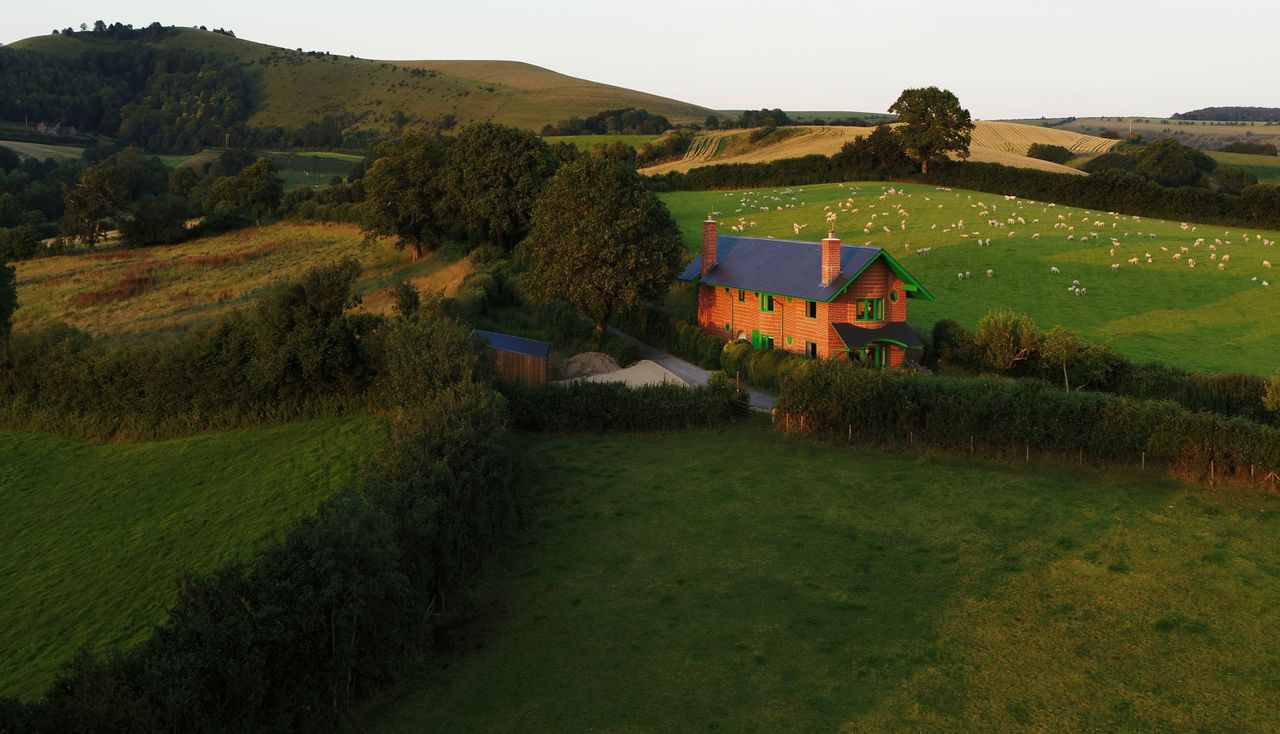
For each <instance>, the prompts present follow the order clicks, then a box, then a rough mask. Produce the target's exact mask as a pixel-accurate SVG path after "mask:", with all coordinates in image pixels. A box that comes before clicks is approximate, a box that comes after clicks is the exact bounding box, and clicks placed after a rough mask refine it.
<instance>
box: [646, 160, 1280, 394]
mask: <svg viewBox="0 0 1280 734" xmlns="http://www.w3.org/2000/svg"><path fill="white" fill-rule="evenodd" d="M890 190H892V191H893V192H894V193H892V194H891V193H888V192H889V191H890ZM663 200H664V201H665V202H666V204H667V206H668V207H669V208H670V209H671V213H672V215H673V216H674V217H675V218H676V221H677V222H678V223H679V224H680V227H681V231H682V232H683V233H684V238H685V242H686V244H687V245H688V247H689V249H690V251H692V252H695V253H696V252H697V251H698V249H699V247H700V243H701V231H702V230H701V228H702V225H701V222H702V220H704V219H705V218H706V216H707V213H708V212H718V214H717V215H716V218H717V219H718V220H719V221H720V222H721V234H723V235H730V236H732V235H735V234H737V235H746V236H753V237H770V236H771V237H777V238H780V239H781V238H786V239H800V240H807V241H811V242H814V243H815V245H816V243H817V242H818V241H819V240H820V239H822V237H823V236H824V235H825V234H826V232H827V222H826V215H827V212H828V211H830V212H834V213H835V214H836V219H835V222H834V227H835V230H836V235H837V236H838V237H840V238H841V239H842V240H844V242H845V243H847V244H867V243H869V244H872V245H876V246H879V247H884V248H886V249H887V250H888V251H889V253H890V254H891V255H893V256H894V257H895V258H897V259H898V260H899V261H900V262H902V264H903V265H904V266H905V267H906V268H907V269H908V270H910V271H911V273H912V274H913V275H915V276H916V277H917V278H918V279H919V280H920V281H921V282H922V283H923V284H924V285H925V287H926V288H928V289H929V290H930V291H931V292H932V293H933V294H934V296H935V297H936V298H937V301H936V302H933V303H929V302H925V301H923V300H913V301H911V302H910V305H909V306H908V309H907V315H908V319H909V320H910V321H911V323H912V325H913V326H915V327H916V328H917V330H919V331H921V332H922V333H924V334H927V333H928V332H929V330H930V329H931V328H932V326H933V324H934V323H935V322H936V321H938V320H939V319H943V318H948V319H955V320H956V321H959V322H960V323H961V324H964V325H965V326H967V327H969V328H971V329H972V328H974V327H975V326H976V325H977V322H978V319H980V318H981V317H982V316H983V315H984V314H986V313H987V312H988V311H990V310H993V309H1013V310H1016V311H1020V312H1022V313H1026V314H1028V315H1030V316H1031V317H1032V318H1034V319H1035V320H1036V322H1037V323H1038V324H1039V325H1040V326H1041V328H1043V329H1048V328H1049V327H1051V326H1054V325H1056V324H1061V325H1063V326H1066V327H1068V328H1071V329H1074V330H1075V331H1076V332H1078V334H1079V335H1080V337H1081V338H1083V339H1085V340H1089V341H1099V342H1109V343H1110V344H1112V345H1113V347H1114V348H1115V349H1116V351H1118V352H1119V353H1121V354H1123V355H1125V356H1127V357H1129V358H1131V359H1135V360H1138V361H1154V362H1165V363H1167V364H1172V365H1177V366H1180V367H1184V368H1187V369H1193V370H1204V371H1211V372H1227V371H1236V372H1253V373H1257V374H1262V375H1269V374H1271V373H1272V372H1274V371H1275V369H1276V368H1277V367H1280V349H1278V348H1277V346H1276V345H1277V344H1280V268H1276V269H1271V268H1267V267H1265V266H1264V264H1263V263H1264V261H1265V262H1272V263H1274V264H1276V265H1277V266H1280V247H1277V246H1276V245H1275V244H1270V245H1268V244H1265V243H1264V240H1265V241H1270V242H1272V243H1274V242H1276V241H1280V233H1277V232H1267V231H1260V230H1253V229H1249V230H1242V229H1238V228H1236V227H1223V226H1218V225H1205V224H1195V223H1187V224H1186V228H1185V229H1184V228H1183V223H1181V222H1169V221H1163V220H1156V219H1146V218H1142V217H1130V216H1124V215H1118V214H1109V213H1106V212H1094V211H1088V210H1084V209H1076V208H1073V207H1066V206H1055V205H1052V204H1044V203H1040V202H1033V201H1027V200H1021V199H1018V200H1010V199H1005V198H1004V197H1003V196H999V195H995V194H983V193H978V192H971V191H965V190H961V189H954V190H951V189H939V188H937V187H934V186H924V185H916V184H890V183H881V182H874V183H866V182H863V183H848V184H828V185H820V186H796V187H776V188H774V187H770V188H762V189H758V190H753V191H752V192H749V193H748V192H740V191H739V192H722V191H712V192H676V193H670V194H664V195H663ZM766 208H767V209H768V211H764V209H766ZM855 210H856V211H855ZM900 212H905V216H904V215H903V214H901V213H900ZM1059 217H1061V219H1059ZM1009 219H1013V220H1014V221H1013V223H1012V224H1010V223H1009V222H1008V220H1009ZM991 220H998V221H999V222H1000V223H1002V224H1003V225H1004V226H1002V227H995V226H992V225H989V224H988V222H989V221H991ZM1020 220H1021V221H1020ZM1036 220H1039V221H1038V222H1037V221H1036ZM904 221H905V222H906V225H905V228H904V226H903V222H904ZM1059 223H1061V224H1062V225H1063V226H1064V227H1070V229H1065V228H1055V225H1057V224H1059ZM796 225H801V226H802V228H801V230H800V232H799V234H797V233H796ZM735 227H736V228H738V229H737V230H736V231H735V230H734V228H735ZM885 228H888V230H889V231H887V232H886V231H885ZM1091 234H1096V235H1097V236H1096V237H1092V236H1091ZM1153 234H1154V235H1155V236H1154V237H1152V235H1153ZM1034 235H1039V236H1038V237H1034ZM1246 236H1247V237H1248V240H1245V239H1244V238H1245V237H1246ZM1069 238H1070V239H1069ZM1112 238H1115V239H1116V240H1117V242H1118V243H1119V244H1118V246H1117V245H1113V243H1112ZM1200 238H1204V240H1205V241H1204V243H1203V244H1201V245H1196V244H1195V242H1196V240H1197V239H1200ZM979 240H982V241H984V242H985V241H986V240H990V245H989V246H979V245H978V244H977V243H978V241H979ZM1082 240H1083V241H1082ZM1215 240H1217V241H1219V242H1220V243H1221V244H1215ZM922 247H929V248H932V250H931V251H930V253H929V254H928V255H924V256H918V255H915V254H913V253H915V252H916V251H918V250H919V249H920V248H922ZM1182 247H1187V248H1188V249H1189V252H1188V253H1186V254H1182V253H1181V252H1180V248H1182ZM1210 247H1214V248H1216V249H1214V250H1210ZM1113 249H1114V255H1113V254H1111V253H1112V250H1113ZM1148 254H1150V255H1151V262H1150V263H1148V262H1147V255H1148ZM1175 254H1179V255H1181V259H1178V260H1175V259H1173V256H1174V255H1175ZM1224 255H1230V261H1229V262H1228V263H1227V264H1226V265H1225V266H1224V268H1223V269H1222V270H1219V269H1218V264H1219V263H1220V262H1222V261H1221V260H1220V258H1221V257H1222V256H1224ZM1131 258H1137V260H1138V262H1137V264H1129V260H1130V259H1131ZM1191 259H1195V260H1196V264H1197V266H1196V267H1195V268H1191V267H1189V260H1191ZM1113 264H1115V265H1118V266H1119V267H1118V269H1116V270H1114V271H1113V270H1112V267H1111V266H1112V265H1113ZM1053 267H1057V268H1058V269H1059V270H1060V274H1059V275H1053V274H1051V272H1050V268H1053ZM987 270H991V271H992V275H991V277H989V278H988V277H987V275H986V272H987ZM964 273H969V274H970V277H968V278H965V279H962V278H960V277H957V276H958V274H964ZM1073 280H1079V281H1080V284H1081V285H1082V286H1084V287H1085V288H1086V289H1087V293H1086V295H1085V296H1083V297H1080V296H1075V295H1073V294H1072V293H1071V292H1070V291H1068V289H1067V286H1069V285H1070V284H1071V282H1072V281H1073ZM1264 282H1266V283H1269V285H1268V286H1264V285H1263V283H1264Z"/></svg>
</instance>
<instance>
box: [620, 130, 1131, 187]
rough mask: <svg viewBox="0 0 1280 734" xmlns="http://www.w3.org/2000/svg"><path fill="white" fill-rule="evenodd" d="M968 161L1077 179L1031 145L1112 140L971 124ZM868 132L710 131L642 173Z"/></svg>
mask: <svg viewBox="0 0 1280 734" xmlns="http://www.w3.org/2000/svg"><path fill="white" fill-rule="evenodd" d="M975 125H976V127H975V128H974V131H973V143H972V144H971V145H970V147H969V152H970V160H974V161H980V162H987V163H1003V164H1004V165H1006V166H1018V167H1021V168H1034V169H1037V170H1042V171H1055V172H1058V173H1073V174H1080V173H1081V172H1080V171H1079V170H1077V169H1075V168H1071V167H1069V166H1063V165H1059V164H1057V163H1050V162H1049V161H1042V160H1039V159H1036V158H1028V157H1027V156H1026V155H1025V154H1026V152H1027V147H1028V146H1029V145H1031V144H1032V143H1048V144H1052V145H1061V146H1063V147H1064V148H1069V149H1071V150H1073V151H1076V152H1078V153H1080V154H1082V155H1095V154H1098V153H1103V152H1105V151H1107V150H1109V149H1110V148H1111V147H1112V146H1113V145H1115V144H1116V141H1115V140H1108V139H1106V138H1099V137H1094V136H1092V135H1082V134H1080V133H1073V132H1069V131H1066V130H1055V129H1052V128H1045V127H1040V126H1036V125H1022V124H1018V123H1012V122H987V121H985V120H979V121H978V122H977V123H975ZM871 129H872V128H869V127H795V128H782V129H781V131H782V132H783V133H784V134H782V135H779V136H777V137H770V138H767V139H766V140H764V141H762V142H761V143H759V144H751V143H750V142H749V140H748V136H750V135H751V132H752V131H750V130H720V131H713V132H708V133H706V134H704V135H701V136H699V137H698V138H697V139H695V140H694V142H693V145H692V146H691V147H690V149H689V153H688V155H686V156H685V157H684V158H682V159H681V160H678V161H672V162H670V163H663V164H659V165H656V166H652V167H649V168H646V169H644V172H645V173H651V174H656V173H667V172H669V171H688V170H690V169H693V168H698V167H700V166H708V165H714V164H717V163H760V162H763V161H773V160H779V159H782V158H795V157H798V156H803V155H811V154H814V153H818V154H821V155H831V154H833V153H837V152H839V150H840V148H841V146H843V145H844V144H845V143H847V142H849V141H851V140H854V139H856V138H859V137H861V136H863V135H866V134H867V133H869V132H871Z"/></svg>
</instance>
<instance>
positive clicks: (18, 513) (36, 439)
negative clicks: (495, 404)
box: [0, 418, 382, 698]
mask: <svg viewBox="0 0 1280 734" xmlns="http://www.w3.org/2000/svg"><path fill="white" fill-rule="evenodd" d="M381 437H382V428H381V427H380V425H379V424H378V423H377V422H375V421H372V420H369V419H351V418H345V419H320V420H312V421H303V422H299V423H289V424H285V425H278V426H270V427H266V428H251V429H244V430H237V431H230V432H227V433H220V434H214V435H208V436H197V437H194V438H184V439H178V440H173V441H161V442H156V443H138V444H107V445H95V444H89V443H84V442H82V441H75V440H71V439H65V438H56V437H51V436H44V435H37V434H29V433H14V432H0V536H2V537H3V538H4V544H3V546H2V547H0V619H3V620H4V623H3V624H2V625H0V696H11V695H18V696H22V697H25V698H31V697H34V696H36V695H38V694H39V693H40V692H41V691H42V690H43V689H44V688H45V687H46V686H47V685H48V684H49V683H50V682H51V681H52V679H53V675H54V673H55V672H56V671H57V669H58V667H59V666H60V665H61V664H62V663H63V662H65V661H66V660H68V659H69V658H71V656H72V655H74V654H75V652H76V650H77V649H79V648H80V647H81V646H82V645H88V646H89V647H90V648H91V649H93V650H94V651H97V652H104V651H108V650H112V649H117V648H120V647H124V646H129V645H133V644H136V643H138V642H140V641H141V640H143V639H145V638H146V636H147V635H148V634H149V633H150V631H151V628H152V627H153V626H154V625H155V624H157V623H158V622H160V621H162V620H163V618H164V614H165V612H166V610H167V609H168V607H169V605H170V604H172V602H173V600H174V598H175V596H176V593H177V583H178V579H179V576H180V574H182V573H183V572H185V571H188V570H205V571H207V570H211V569H214V568H217V567H218V566H219V565H222V564H223V563H226V562H228V561H230V560H233V559H243V558H247V557H250V556H251V555H252V553H253V551H254V550H256V549H258V548H261V547H262V546H263V545H264V544H265V543H267V542H269V541H270V540H271V539H272V538H275V537H278V536H279V533H280V532H281V531H282V530H283V529H284V528H285V527H287V526H288V525H289V524H290V523H291V522H293V521H294V520H295V519H296V518H298V517H299V516H301V515H305V514H306V513H309V512H311V511H312V510H313V509H315V507H316V506H317V505H318V504H319V503H320V501H321V500H323V499H324V498H325V497H327V496H328V495H330V494H331V493H332V492H333V491H335V490H336V489H338V488H340V487H341V486H343V485H345V484H347V483H349V482H351V481H353V480H354V479H355V478H356V477H357V476H358V474H359V473H360V471H361V468H362V467H363V466H364V465H365V464H366V462H367V460H368V458H369V455H370V454H371V453H372V452H373V451H374V450H375V449H376V448H377V446H379V445H380V442H381Z"/></svg>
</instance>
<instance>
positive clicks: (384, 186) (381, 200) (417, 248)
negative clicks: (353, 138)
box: [360, 132, 450, 259]
mask: <svg viewBox="0 0 1280 734" xmlns="http://www.w3.org/2000/svg"><path fill="white" fill-rule="evenodd" d="M449 145H450V141H449V139H448V138H443V137H441V136H439V135H435V134H431V133H426V132H412V133H409V134H408V135H405V136H404V137H403V138H401V139H400V141H399V142H396V143H388V144H385V145H383V146H381V147H380V148H379V149H378V159H377V160H376V161H375V162H374V163H373V165H372V166H370V167H369V171H368V173H366V174H365V177H364V187H365V203H364V204H363V206H362V207H361V212H360V229H361V230H362V231H363V232H364V234H365V236H366V237H369V238H372V237H395V238H396V247H397V248H408V249H409V250H410V251H412V252H413V257H414V259H417V258H419V257H421V256H422V254H423V253H424V252H425V251H427V250H429V249H431V248H433V247H436V246H438V245H440V244H441V243H443V242H444V240H445V237H446V235H447V231H448V230H447V228H446V225H445V222H444V212H443V206H442V203H441V199H442V198H443V189H442V185H441V184H442V182H441V179H440V171H441V169H442V168H443V167H444V160H445V155H446V154H447V153H448V150H449Z"/></svg>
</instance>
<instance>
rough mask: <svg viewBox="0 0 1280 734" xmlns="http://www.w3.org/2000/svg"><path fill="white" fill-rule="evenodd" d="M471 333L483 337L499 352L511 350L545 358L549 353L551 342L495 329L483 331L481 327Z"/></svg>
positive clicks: (528, 355)
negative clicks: (499, 331)
mask: <svg viewBox="0 0 1280 734" xmlns="http://www.w3.org/2000/svg"><path fill="white" fill-rule="evenodd" d="M471 333H472V334H474V335H476V336H478V337H480V338H481V339H483V340H484V341H485V343H487V344H488V345H489V347H490V348H491V349H497V350H498V351H501V352H513V353H515V354H523V355H525V356H527V357H537V358H538V359H546V358H547V356H548V355H550V354H551V344H550V343H548V342H543V341H538V340H537V339H525V338H524V337H520V336H512V335H510V334H499V333H498V332H496V331H484V330H483V329H474V330H472V332H471Z"/></svg>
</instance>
